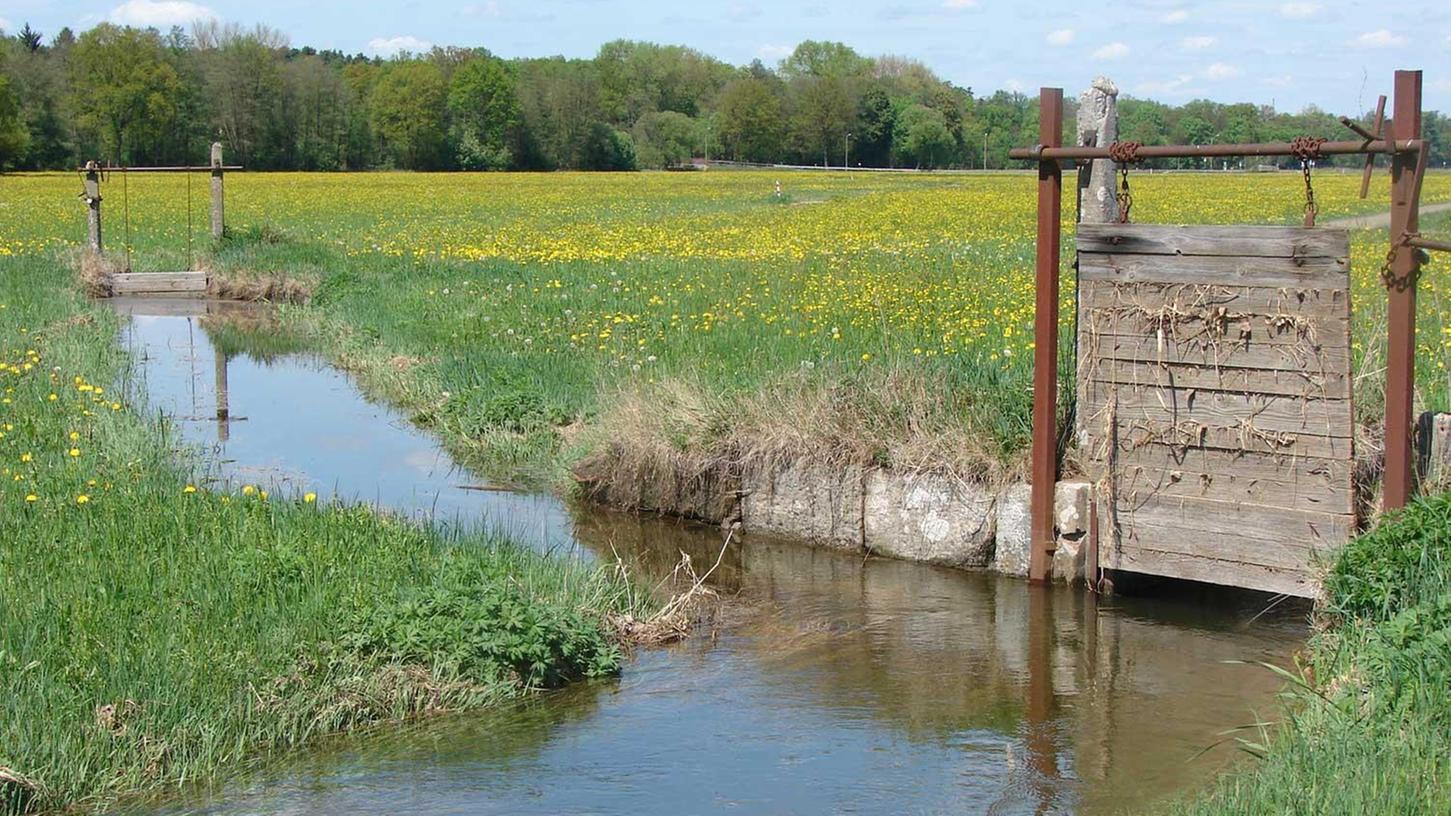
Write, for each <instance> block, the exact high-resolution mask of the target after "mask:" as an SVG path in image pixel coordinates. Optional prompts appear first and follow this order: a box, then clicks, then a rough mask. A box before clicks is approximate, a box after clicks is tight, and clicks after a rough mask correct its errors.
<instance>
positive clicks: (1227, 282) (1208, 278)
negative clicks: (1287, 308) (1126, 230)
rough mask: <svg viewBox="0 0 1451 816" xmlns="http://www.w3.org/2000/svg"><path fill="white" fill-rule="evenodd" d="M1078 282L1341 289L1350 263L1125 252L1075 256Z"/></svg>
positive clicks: (1340, 258) (1338, 259)
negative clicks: (1076, 258)
mask: <svg viewBox="0 0 1451 816" xmlns="http://www.w3.org/2000/svg"><path fill="white" fill-rule="evenodd" d="M1078 279H1079V281H1080V282H1088V281H1092V282H1094V283H1112V284H1118V285H1130V284H1160V285H1174V286H1185V285H1192V286H1253V287H1257V288H1266V287H1275V288H1279V287H1283V288H1289V289H1318V290H1322V291H1326V290H1332V291H1333V290H1335V289H1336V288H1340V289H1342V290H1343V289H1344V287H1345V286H1346V285H1348V283H1349V280H1350V260H1349V258H1347V257H1346V256H1336V257H1311V258H1291V257H1278V258H1276V257H1253V256H1251V257H1245V256H1222V255H1138V254H1132V253H1129V252H1124V251H1118V252H1083V251H1080V252H1079V254H1078Z"/></svg>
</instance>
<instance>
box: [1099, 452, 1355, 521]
mask: <svg viewBox="0 0 1451 816" xmlns="http://www.w3.org/2000/svg"><path fill="white" fill-rule="evenodd" d="M1107 455H1108V451H1107V449H1104V450H1095V451H1093V452H1092V455H1091V456H1088V457H1087V458H1086V463H1087V464H1088V465H1089V466H1090V467H1095V466H1097V465H1099V464H1101V461H1102V460H1103V459H1104V458H1105V457H1106V456H1107ZM1113 456H1114V461H1115V463H1116V464H1117V465H1118V466H1119V467H1120V468H1122V469H1124V470H1132V469H1134V468H1145V469H1150V470H1153V469H1158V470H1168V471H1180V472H1181V473H1183V474H1184V478H1185V480H1193V479H1197V478H1198V475H1199V474H1205V473H1207V474H1214V475H1221V474H1226V473H1228V474H1232V475H1233V476H1235V477H1236V478H1238V479H1243V480H1252V479H1261V480H1265V481H1272V482H1277V483H1280V484H1285V485H1288V486H1300V487H1303V488H1304V489H1305V490H1307V491H1311V492H1314V491H1319V490H1323V489H1329V488H1331V487H1335V488H1337V489H1342V490H1345V491H1347V492H1348V491H1349V487H1350V483H1351V482H1350V479H1351V477H1352V475H1353V473H1354V469H1355V463H1354V462H1353V461H1351V460H1349V459H1326V458H1320V457H1314V456H1296V455H1294V454H1269V453H1260V452H1253V451H1226V450H1217V449H1214V448H1195V447H1191V448H1177V449H1176V448H1170V447H1167V446H1164V445H1142V446H1137V447H1135V446H1133V445H1130V444H1128V443H1126V442H1125V443H1121V444H1120V445H1119V447H1118V450H1116V451H1114V452H1113ZM1347 512H1348V511H1347Z"/></svg>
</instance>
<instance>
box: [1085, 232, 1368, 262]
mask: <svg viewBox="0 0 1451 816" xmlns="http://www.w3.org/2000/svg"><path fill="white" fill-rule="evenodd" d="M1078 251H1079V252H1080V253H1097V254H1112V253H1119V254H1125V255H1220V256H1226V257H1232V258H1307V259H1308V258H1347V259H1348V258H1349V257H1350V233H1349V232H1348V231H1346V230H1337V229H1324V228H1319V229H1315V228H1312V229H1306V228H1304V227H1246V226H1239V225H1229V226H1202V225H1198V226H1171V225H1163V224H1079V225H1078ZM1349 268H1350V265H1349V262H1348V261H1347V262H1346V269H1349Z"/></svg>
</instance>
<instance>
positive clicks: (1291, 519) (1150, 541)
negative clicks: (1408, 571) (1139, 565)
mask: <svg viewBox="0 0 1451 816" xmlns="http://www.w3.org/2000/svg"><path fill="white" fill-rule="evenodd" d="M1114 506H1115V508H1116V510H1117V511H1118V518H1117V521H1118V534H1119V540H1118V547H1119V548H1120V549H1128V548H1131V547H1135V546H1140V547H1144V548H1147V549H1153V550H1157V551H1160V552H1175V553H1180V554H1181V555H1203V556H1206V557H1211V558H1217V559H1220V560H1224V561H1233V562H1236V563H1243V564H1260V565H1263V566H1268V567H1278V568H1280V569H1303V568H1307V567H1308V566H1309V565H1310V561H1311V557H1312V555H1313V554H1315V553H1322V552H1328V551H1331V550H1333V549H1334V548H1336V547H1339V546H1341V545H1342V544H1344V543H1345V542H1347V541H1349V540H1350V537H1351V535H1353V534H1354V532H1355V518H1354V517H1353V516H1351V515H1350V514H1342V513H1325V512H1319V511H1312V510H1295V509H1290V508H1284V507H1272V506H1267V505H1260V504H1250V503H1247V502H1226V501H1217V500H1213V499H1196V498H1185V497H1166V496H1158V495H1147V496H1146V495H1145V494H1143V493H1139V494H1137V495H1133V494H1130V495H1122V494H1121V495H1120V496H1119V497H1118V498H1117V500H1116V502H1115V505H1114Z"/></svg>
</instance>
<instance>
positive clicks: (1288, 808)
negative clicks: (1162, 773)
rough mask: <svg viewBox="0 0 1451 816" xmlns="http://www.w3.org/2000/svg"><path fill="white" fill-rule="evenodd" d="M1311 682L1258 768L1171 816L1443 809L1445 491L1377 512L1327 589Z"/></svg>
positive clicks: (1250, 743) (1306, 679)
mask: <svg viewBox="0 0 1451 816" xmlns="http://www.w3.org/2000/svg"><path fill="white" fill-rule="evenodd" d="M1326 592H1327V595H1328V603H1327V606H1326V609H1325V610H1324V619H1325V623H1326V625H1327V627H1328V628H1326V629H1325V630H1324V631H1323V632H1321V633H1320V634H1317V635H1316V636H1315V638H1314V639H1313V640H1312V642H1311V645H1310V665H1311V666H1312V667H1313V674H1307V675H1304V676H1291V677H1290V678H1289V679H1290V684H1289V686H1288V691H1287V694H1286V696H1287V698H1288V700H1287V704H1288V705H1287V712H1288V713H1287V714H1286V719H1285V721H1284V722H1283V723H1281V724H1280V725H1279V726H1278V727H1277V728H1276V729H1274V731H1273V736H1271V737H1266V736H1265V735H1264V731H1262V730H1252V731H1251V732H1250V733H1249V736H1248V737H1247V738H1246V741H1244V742H1243V743H1242V744H1243V745H1244V746H1245V747H1246V749H1247V750H1250V751H1251V752H1252V753H1255V754H1256V755H1258V756H1259V757H1260V760H1259V761H1257V762H1253V763H1252V764H1249V765H1248V766H1247V769H1246V770H1244V771H1241V772H1238V773H1234V774H1232V775H1230V776H1227V777H1225V778H1223V779H1221V780H1219V781H1218V782H1217V783H1216V784H1215V785H1214V786H1213V787H1212V788H1211V789H1210V790H1209V791H1208V792H1207V793H1206V794H1205V795H1204V796H1203V797H1202V798H1200V799H1199V800H1197V801H1196V802H1194V803H1193V805H1192V807H1187V808H1184V809H1181V808H1179V807H1176V808H1174V809H1173V811H1174V812H1176V813H1184V812H1188V813H1202V814H1226V813H1230V814H1237V813H1243V814H1260V813H1265V814H1270V813H1273V814H1306V816H1310V814H1315V816H1320V815H1321V814H1328V813H1357V814H1358V813H1368V814H1369V813H1376V814H1379V813H1385V814H1392V813H1393V814H1403V815H1409V814H1428V816H1429V815H1430V814H1444V813H1451V493H1444V494H1441V495H1440V496H1437V497H1434V498H1426V499H1422V500H1421V501H1419V502H1417V503H1415V504H1413V505H1411V506H1410V507H1408V508H1407V509H1406V510H1404V511H1402V512H1399V513H1396V514H1394V515H1392V516H1388V517H1387V518H1386V520H1385V521H1384V522H1383V523H1382V524H1381V525H1380V526H1379V527H1377V528H1376V529H1375V530H1374V531H1372V532H1370V533H1368V534H1366V535H1363V536H1361V537H1360V538H1358V539H1356V540H1355V541H1353V542H1352V543H1351V544H1349V545H1348V546H1347V547H1346V548H1345V549H1344V550H1343V551H1342V553H1341V555H1340V557H1339V559H1338V561H1337V562H1336V564H1335V566H1334V568H1333V569H1332V572H1331V574H1330V576H1329V578H1328V580H1327V581H1326Z"/></svg>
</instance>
